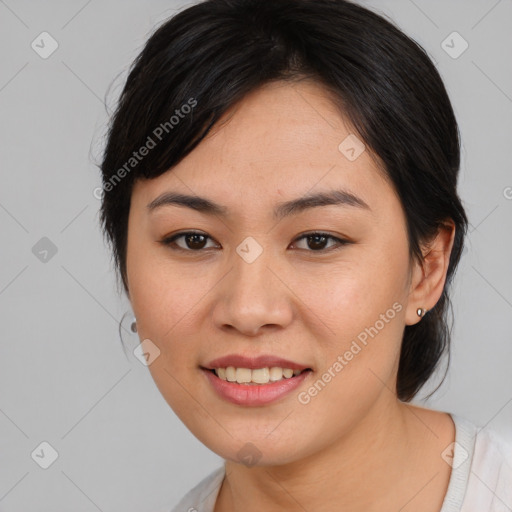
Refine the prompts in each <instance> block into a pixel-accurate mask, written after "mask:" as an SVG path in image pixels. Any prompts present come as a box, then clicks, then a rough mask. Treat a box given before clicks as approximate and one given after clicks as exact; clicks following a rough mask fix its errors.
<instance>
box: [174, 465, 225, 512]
mask: <svg viewBox="0 0 512 512" xmlns="http://www.w3.org/2000/svg"><path fill="white" fill-rule="evenodd" d="M224 475H225V467H224V466H222V467H220V468H218V469H216V470H215V471H213V472H212V473H210V474H209V475H208V476H206V477H205V478H203V479H202V480H201V481H200V482H199V483H198V484H197V485H196V486H195V487H194V488H192V489H191V490H190V491H188V492H187V494H185V496H183V498H181V500H180V501H179V503H178V504H177V505H176V506H175V507H174V508H173V509H172V510H171V512H213V510H214V507H215V502H216V500H217V495H218V493H219V490H220V487H221V485H222V481H223V480H224Z"/></svg>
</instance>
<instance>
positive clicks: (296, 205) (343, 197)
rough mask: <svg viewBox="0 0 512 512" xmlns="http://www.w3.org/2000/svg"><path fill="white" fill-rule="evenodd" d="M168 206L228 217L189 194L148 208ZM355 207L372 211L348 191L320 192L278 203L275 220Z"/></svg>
mask: <svg viewBox="0 0 512 512" xmlns="http://www.w3.org/2000/svg"><path fill="white" fill-rule="evenodd" d="M166 205H177V206H185V207H187V208H192V209H193V210H196V211H198V212H202V213H206V214H209V215H220V216H224V217H226V216H227V215H228V212H229V211H228V209H227V208H226V207H225V206H221V205H219V204H217V203H215V202H213V201H211V200H210V199H206V198H204V197H199V196H191V195H187V194H180V193H177V192H164V193H163V194H161V195H159V196H158V197H157V198H155V199H154V200H153V201H151V202H150V203H149V204H148V205H147V208H148V210H149V211H150V212H152V211H154V210H156V209H157V208H160V207H162V206H166ZM330 205H340V206H353V207H356V208H361V209H365V210H368V211H371V208H370V207H369V206H368V204H367V203H366V202H365V201H363V200H362V199H361V198H360V197H358V196H356V195H354V194H352V193H351V192H348V191H347V190H331V191H328V192H320V193H317V194H309V195H306V196H304V197H300V198H298V199H292V200H291V201H285V202H283V203H278V204H277V206H276V207H275V209H274V218H275V219H279V220H280V219H283V218H284V217H288V216H290V215H293V214H297V213H300V212H302V211H304V210H307V209H309V208H315V207H318V206H330Z"/></svg>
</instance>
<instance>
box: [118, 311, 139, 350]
mask: <svg viewBox="0 0 512 512" xmlns="http://www.w3.org/2000/svg"><path fill="white" fill-rule="evenodd" d="M118 327H119V339H120V341H121V346H122V347H123V352H124V354H125V356H126V357H127V358H128V355H127V354H126V347H125V345H126V343H130V344H138V343H140V340H139V338H138V335H137V334H136V333H137V319H136V318H135V315H134V314H133V312H132V311H126V312H125V313H124V315H123V316H122V317H121V320H120V321H119V326H118Z"/></svg>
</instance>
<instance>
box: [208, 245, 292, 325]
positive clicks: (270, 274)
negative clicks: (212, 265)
mask: <svg viewBox="0 0 512 512" xmlns="http://www.w3.org/2000/svg"><path fill="white" fill-rule="evenodd" d="M275 254H276V253H275V251H273V250H272V248H271V247H270V237H266V238H265V237H260V239H259V240H257V239H256V238H255V237H252V236H249V237H247V238H245V239H244V240H243V241H242V242H241V243H240V244H239V245H238V246H237V247H236V249H235V250H234V251H233V252H232V254H231V255H230V258H231V261H230V265H229V266H230V268H231V271H230V272H229V274H228V279H227V281H226V283H225V284H224V286H223V287H222V291H221V294H222V297H219V299H220V300H219V301H218V304H217V306H216V312H215V315H214V316H215V321H216V323H217V324H218V325H219V326H220V325H221V324H222V325H228V324H229V325H232V326H233V327H235V328H237V329H238V330H240V331H242V332H246V333H253V334H254V333H255V332H257V330H258V329H259V328H260V327H261V326H263V325H267V324H273V325H280V326H284V325H286V324H287V323H288V322H289V321H290V320H291V305H290V302H289V297H288V296H287V288H286V287H285V286H283V285H282V283H280V281H279V279H277V278H276V276H274V273H276V269H277V267H278V266H279V265H278V264H277V263H278V262H276V260H275Z"/></svg>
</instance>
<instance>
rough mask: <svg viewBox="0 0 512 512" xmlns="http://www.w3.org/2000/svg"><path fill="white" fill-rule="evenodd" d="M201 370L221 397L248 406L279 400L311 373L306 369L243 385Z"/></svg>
mask: <svg viewBox="0 0 512 512" xmlns="http://www.w3.org/2000/svg"><path fill="white" fill-rule="evenodd" d="M201 371H202V372H203V373H204V374H205V375H206V377H207V378H208V380H209V381H210V383H211V385H212V386H213V388H214V389H215V391H217V393H218V394H219V395H220V396H221V397H222V398H224V399H225V400H227V401H228V402H231V403H234V404H237V405H249V406H257V405H265V404H268V403H271V402H275V401H276V400H279V399H280V398H282V397H284V396H286V395H287V394H288V393H291V392H292V391H293V390H294V389H297V388H298V387H299V386H300V385H301V384H302V383H303V382H304V379H306V378H307V377H308V376H309V374H310V373H312V372H311V370H306V371H303V372H302V373H300V374H299V375H296V376H294V377H290V378H289V379H282V380H279V381H277V382H269V383H268V384H251V385H247V384H246V385H244V384H237V383H236V382H228V381H226V380H222V379H220V378H219V377H217V375H216V374H215V373H214V372H212V371H210V370H206V369H204V368H201Z"/></svg>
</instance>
